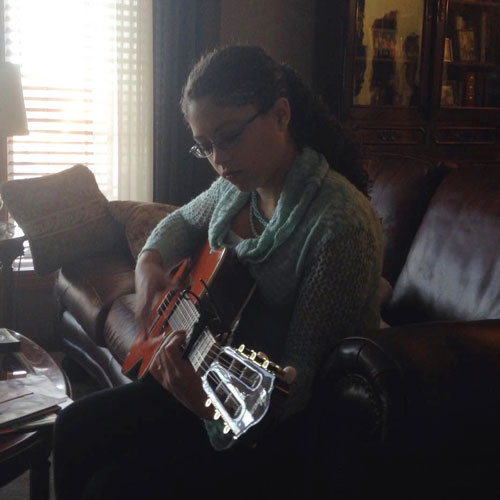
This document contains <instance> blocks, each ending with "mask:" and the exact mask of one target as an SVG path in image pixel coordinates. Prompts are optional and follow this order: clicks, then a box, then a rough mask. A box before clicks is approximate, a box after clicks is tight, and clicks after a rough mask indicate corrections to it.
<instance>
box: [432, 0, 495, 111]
mask: <svg viewBox="0 0 500 500" xmlns="http://www.w3.org/2000/svg"><path fill="white" fill-rule="evenodd" d="M441 106H442V107H500V1H499V0H449V1H448V12H447V17H446V26H445V38H444V49H443V76H442V82H441Z"/></svg>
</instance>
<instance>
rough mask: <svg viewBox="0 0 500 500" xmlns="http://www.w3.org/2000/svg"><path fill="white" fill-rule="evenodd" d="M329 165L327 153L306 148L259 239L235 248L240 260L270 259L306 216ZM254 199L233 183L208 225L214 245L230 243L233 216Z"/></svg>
mask: <svg viewBox="0 0 500 500" xmlns="http://www.w3.org/2000/svg"><path fill="white" fill-rule="evenodd" d="M328 169H329V166H328V163H327V161H326V159H325V158H324V156H323V155H321V154H319V153H317V152H316V151H314V150H313V149H310V148H304V149H303V150H302V152H301V153H300V154H298V155H297V157H296V158H295V160H294V162H293V164H292V166H291V168H290V170H289V171H288V172H287V175H286V178H285V182H284V185H283V189H282V191H281V194H280V197H279V200H278V204H277V206H276V210H275V211H274V214H273V216H272V217H271V220H270V221H269V223H268V224H267V226H266V227H265V228H264V231H263V232H262V234H261V235H260V236H259V237H257V238H249V239H244V240H242V241H241V242H240V243H238V245H236V247H235V251H236V254H237V256H238V257H239V259H240V260H242V261H246V262H249V263H259V262H263V261H264V260H266V259H267V258H268V257H269V256H270V255H271V254H272V253H273V252H274V250H275V249H276V248H278V247H279V246H280V245H282V244H283V243H284V242H285V241H286V240H287V239H288V238H289V237H290V235H291V234H292V233H293V231H294V230H295V228H296V227H297V225H298V224H299V223H300V222H301V220H302V219H303V217H304V215H305V213H306V212H307V209H308V208H309V205H310V204H311V201H312V200H313V199H314V197H315V196H316V193H317V191H318V189H319V187H320V186H321V184H322V182H323V180H324V178H325V176H326V174H327V172H328ZM249 199H250V193H249V192H242V191H239V190H238V189H237V188H236V187H235V186H233V185H232V184H230V185H229V187H228V189H227V191H226V192H225V194H224V196H223V197H222V198H221V199H220V201H219V202H218V203H217V205H216V207H215V209H214V212H213V215H212V218H211V221H210V225H209V228H208V240H209V243H210V246H211V247H212V248H220V247H223V246H228V245H227V243H226V237H227V234H228V232H229V230H230V229H231V223H232V220H233V218H234V217H235V216H236V215H237V214H238V213H239V212H240V210H242V208H243V207H244V206H245V205H246V204H247V203H248V201H249Z"/></svg>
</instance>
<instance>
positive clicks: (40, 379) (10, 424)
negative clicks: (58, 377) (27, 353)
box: [0, 374, 72, 434]
mask: <svg viewBox="0 0 500 500" xmlns="http://www.w3.org/2000/svg"><path fill="white" fill-rule="evenodd" d="M71 402H72V400H71V399H70V398H69V397H68V396H67V395H66V394H65V392H64V391H62V390H60V389H58V388H57V386H56V385H55V384H54V383H53V382H52V381H51V380H50V379H49V378H48V377H46V376H45V375H31V374H29V375H26V376H25V377H22V378H15V379H10V380H2V381H0V434H5V433H9V432H15V431H21V430H23V431H24V430H31V429H36V428H39V427H42V426H45V425H50V424H52V423H53V422H54V421H55V417H56V415H57V412H58V411H59V410H60V409H61V408H62V407H64V406H67V405H68V404H71Z"/></svg>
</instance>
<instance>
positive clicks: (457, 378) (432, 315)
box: [314, 165, 500, 500]
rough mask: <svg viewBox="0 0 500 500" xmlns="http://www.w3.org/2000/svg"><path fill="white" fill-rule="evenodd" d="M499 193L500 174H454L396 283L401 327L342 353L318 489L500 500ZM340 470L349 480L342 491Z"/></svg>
mask: <svg viewBox="0 0 500 500" xmlns="http://www.w3.org/2000/svg"><path fill="white" fill-rule="evenodd" d="M499 167H500V165H499ZM377 184H378V183H376V188H375V189H376V190H377V191H378V190H379V189H380V185H377ZM499 193H500V168H498V167H495V166H487V167H486V166H485V167H475V168H472V167H471V168H460V169H456V170H452V171H450V172H449V173H447V175H446V176H445V177H444V178H443V180H442V181H441V182H440V183H439V185H437V187H436V189H435V190H434V192H433V194H432V198H431V199H430V201H429V203H428V206H427V208H426V210H425V213H424V214H423V218H422V220H421V222H420V223H419V225H418V230H417V232H416V234H415V235H414V236H413V237H412V238H411V239H412V241H411V246H410V247H409V251H408V252H407V255H406V257H405V262H401V264H403V266H402V268H401V269H400V270H399V269H398V270H396V272H395V273H394V274H391V277H396V280H395V282H394V288H393V294H392V297H391V299H390V301H388V303H386V304H385V306H384V318H385V320H386V321H387V322H388V323H389V324H390V325H391V327H390V328H386V329H381V330H378V331H373V332H365V333H364V334H363V335H361V336H359V337H355V338H354V337H353V338H346V339H344V340H342V341H341V342H340V343H339V344H338V346H337V348H336V349H335V351H334V352H333V354H332V356H331V357H330V360H329V365H328V368H327V369H326V370H325V376H324V379H323V380H322V382H321V383H320V384H319V385H318V392H319V393H320V394H319V395H318V397H317V398H315V405H316V408H315V416H316V425H317V426H318V427H317V428H318V429H323V431H324V429H325V427H328V428H329V429H333V432H331V433H325V432H320V434H319V435H318V436H316V442H315V443H316V445H318V446H321V449H322V450H323V453H322V454H317V455H316V456H317V457H320V459H319V460H318V461H317V462H316V463H315V465H314V467H315V468H317V469H318V470H319V472H318V476H317V477H319V478H320V481H319V483H317V487H318V489H323V488H324V489H328V488H330V493H331V494H332V495H334V494H336V495H337V496H338V497H340V498H366V497H368V496H370V497H372V496H375V497H379V498H405V499H417V498H418V499H439V500H443V499H452V498H453V499H457V498H460V499H465V498H468V499H472V498H475V499H497V498H500V484H499V483H498V473H499V469H500V467H499V463H500V460H499V459H500V194H499ZM384 198H385V196H384ZM377 200H378V195H377V194H375V199H374V201H375V204H376V205H377ZM388 236H390V235H388ZM398 267H399V263H398ZM325 391H326V393H327V394H328V398H324V397H322V396H321V393H322V394H325ZM333 450H335V452H333ZM332 461H337V462H338V463H339V464H340V465H339V469H340V468H341V469H342V470H343V472H344V474H343V475H342V481H341V482H337V483H335V486H334V483H333V482H332V481H331V478H328V474H329V471H330V470H331V463H332ZM325 464H330V465H325ZM321 478H323V479H324V481H323V482H322V483H321ZM320 483H321V484H320Z"/></svg>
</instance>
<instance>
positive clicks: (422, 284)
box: [385, 166, 500, 324]
mask: <svg viewBox="0 0 500 500" xmlns="http://www.w3.org/2000/svg"><path fill="white" fill-rule="evenodd" d="M499 193H500V169H498V168H494V167H492V166H486V167H474V168H472V167H471V168H465V167H464V168H460V169H457V170H455V171H453V172H451V173H450V174H449V175H447V176H446V178H445V179H444V180H443V182H442V183H441V184H440V186H439V188H438V189H437V191H436V193H435V195H434V197H433V198H432V200H431V202H430V204H429V208H428V210H427V212H426V214H425V217H424V218H423V220H422V223H421V225H420V227H419V230H418V232H417V234H416V236H415V239H414V242H413V245H412V247H411V250H410V252H409V255H408V259H407V261H406V264H405V266H404V268H403V270H402V272H401V275H400V277H399V279H398V281H397V283H396V286H395V287H394V292H393V296H392V299H391V301H390V303H389V306H388V308H387V312H386V316H385V317H386V318H387V319H388V321H389V322H390V323H392V324H401V323H408V322H418V321H435V320H444V321H446V320H474V319H488V318H500V259H499V255H500V195H499Z"/></svg>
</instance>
